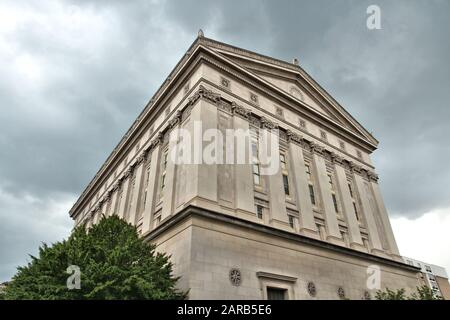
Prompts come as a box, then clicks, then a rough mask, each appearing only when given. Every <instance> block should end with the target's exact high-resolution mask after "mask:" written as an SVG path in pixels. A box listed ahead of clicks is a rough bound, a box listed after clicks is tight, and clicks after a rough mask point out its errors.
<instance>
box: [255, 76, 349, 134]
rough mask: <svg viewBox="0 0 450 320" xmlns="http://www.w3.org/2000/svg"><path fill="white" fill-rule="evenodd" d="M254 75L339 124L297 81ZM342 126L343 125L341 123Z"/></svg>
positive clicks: (337, 119)
mask: <svg viewBox="0 0 450 320" xmlns="http://www.w3.org/2000/svg"><path fill="white" fill-rule="evenodd" d="M253 72H254V73H255V74H257V75H258V76H260V77H261V78H263V79H264V80H266V81H268V82H270V83H271V84H273V85H274V86H276V87H277V88H279V89H281V90H283V91H284V92H286V93H287V94H289V95H290V96H292V97H293V98H295V99H297V100H299V101H301V102H303V103H305V104H306V105H308V106H309V107H311V108H313V109H314V110H316V111H317V112H320V113H321V114H322V115H324V116H326V117H329V118H331V119H333V120H335V121H338V122H340V120H339V118H337V117H336V116H335V115H333V114H332V113H331V112H330V111H328V110H327V109H326V108H324V107H323V106H321V105H320V104H319V103H317V101H316V99H315V98H314V97H313V96H312V95H310V94H309V93H308V92H306V90H305V89H304V88H303V87H301V86H300V85H299V84H298V83H297V81H294V80H292V79H288V78H281V77H278V76H275V75H267V74H264V73H261V72H257V71H253ZM341 124H342V125H343V123H341Z"/></svg>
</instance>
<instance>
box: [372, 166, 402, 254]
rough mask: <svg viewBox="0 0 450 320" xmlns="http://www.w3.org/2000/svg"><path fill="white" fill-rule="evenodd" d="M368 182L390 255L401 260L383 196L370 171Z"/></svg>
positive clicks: (376, 178)
mask: <svg viewBox="0 0 450 320" xmlns="http://www.w3.org/2000/svg"><path fill="white" fill-rule="evenodd" d="M369 179H370V184H371V187H372V190H373V193H374V197H375V202H376V205H377V207H378V210H379V213H380V216H381V220H382V222H383V225H384V230H385V232H386V237H387V242H388V245H389V251H390V253H391V255H393V257H394V258H395V259H397V260H399V259H400V260H401V256H400V253H399V250H398V246H397V242H396V241H395V237H394V232H393V231H392V226H391V222H390V220H389V215H388V213H387V210H386V207H385V205H384V201H383V197H382V196H381V191H380V187H379V186H378V177H377V176H376V175H375V174H374V173H371V174H369Z"/></svg>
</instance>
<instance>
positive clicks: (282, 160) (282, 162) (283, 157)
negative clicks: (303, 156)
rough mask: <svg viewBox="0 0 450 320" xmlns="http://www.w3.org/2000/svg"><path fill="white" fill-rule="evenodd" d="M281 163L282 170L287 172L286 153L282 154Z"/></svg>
mask: <svg viewBox="0 0 450 320" xmlns="http://www.w3.org/2000/svg"><path fill="white" fill-rule="evenodd" d="M280 163H281V169H283V170H286V156H285V155H284V153H280Z"/></svg>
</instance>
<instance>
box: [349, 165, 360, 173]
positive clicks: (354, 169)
mask: <svg viewBox="0 0 450 320" xmlns="http://www.w3.org/2000/svg"><path fill="white" fill-rule="evenodd" d="M349 166H350V171H351V172H355V173H359V174H360V173H361V171H362V167H361V166H359V165H357V164H356V163H354V162H350V163H349Z"/></svg>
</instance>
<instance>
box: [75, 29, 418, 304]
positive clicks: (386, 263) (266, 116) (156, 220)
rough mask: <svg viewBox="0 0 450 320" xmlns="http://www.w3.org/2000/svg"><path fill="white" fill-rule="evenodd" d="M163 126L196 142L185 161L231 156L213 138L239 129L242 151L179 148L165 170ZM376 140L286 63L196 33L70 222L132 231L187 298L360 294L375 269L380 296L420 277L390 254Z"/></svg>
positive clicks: (167, 146) (167, 133)
mask: <svg viewBox="0 0 450 320" xmlns="http://www.w3.org/2000/svg"><path fill="white" fill-rule="evenodd" d="M197 124H201V127H200V129H199V130H197ZM175 129H184V130H185V131H187V132H188V133H189V134H190V137H192V138H193V139H195V140H188V141H192V143H191V144H190V145H189V146H190V147H192V146H193V148H194V150H193V151H194V152H195V149H196V148H197V149H201V148H203V149H204V151H206V152H210V151H211V150H208V148H210V147H211V144H210V143H207V141H206V140H208V141H210V140H209V138H208V139H206V138H205V137H206V136H207V135H208V134H210V133H214V134H215V135H216V136H213V137H210V138H213V139H214V141H216V142H215V146H216V147H217V150H214V154H218V153H220V154H225V153H227V152H228V151H229V150H231V148H229V146H228V144H219V142H217V141H219V140H220V139H219V138H220V136H222V137H224V136H226V134H227V132H229V131H231V132H233V134H236V133H238V132H248V136H246V137H244V138H243V139H238V138H236V139H234V137H233V136H232V138H231V139H232V140H231V142H232V143H233V141H238V142H241V143H244V144H246V145H247V146H249V147H248V148H243V149H244V159H248V160H247V162H245V163H232V164H229V163H228V162H227V163H224V162H206V161H201V160H202V159H198V158H196V157H194V159H192V158H191V157H190V155H191V154H190V153H188V152H186V153H184V152H183V155H185V154H186V155H188V156H189V158H190V159H189V160H192V162H191V163H184V164H179V163H175V161H173V160H172V159H171V158H172V157H171V155H172V152H173V151H174V150H175V151H176V150H177V147H178V146H177V143H179V141H180V140H182V141H183V142H186V141H187V140H185V137H183V139H180V136H178V134H179V132H180V131H179V130H175ZM202 130H203V131H202ZM268 130H271V131H276V132H278V133H277V138H278V139H279V146H277V149H276V150H274V152H273V153H270V157H271V158H272V159H271V161H272V160H273V161H275V160H277V162H278V160H279V164H278V166H277V169H276V170H275V171H274V172H273V173H271V174H264V173H263V170H264V169H266V168H265V166H266V165H267V160H268V158H269V155H268V154H261V152H260V150H261V149H260V148H259V147H260V140H264V134H265V132H266V131H268ZM197 133H198V135H199V136H200V141H198V140H197V138H196V135H197ZM219 133H220V135H219ZM173 136H174V139H171V138H170V137H173ZM202 137H203V138H204V139H205V140H203V141H202ZM93 138H95V137H93ZM275 140H276V139H275ZM377 145H378V141H377V140H376V139H375V138H374V137H373V136H372V134H370V133H369V132H368V131H367V130H366V129H365V128H363V127H362V126H361V124H359V123H358V122H357V121H356V120H355V119H354V118H353V117H352V116H351V115H350V114H349V113H348V112H347V111H346V110H345V109H344V108H343V107H342V106H341V105H340V104H339V103H338V102H336V100H334V99H333V97H331V96H330V95H329V94H328V93H327V92H326V91H325V90H324V89H323V88H322V87H321V86H320V85H319V84H318V83H317V82H315V81H314V79H312V77H311V76H309V75H308V74H307V73H306V72H305V71H304V70H303V69H302V68H301V67H300V65H299V62H298V60H294V63H291V62H286V61H281V60H278V59H274V58H271V57H267V56H264V55H261V54H258V53H255V52H251V51H248V50H245V49H240V48H237V47H234V46H231V45H228V44H225V43H222V42H218V41H215V40H212V39H208V38H205V37H204V36H203V33H199V37H198V38H197V39H196V40H195V42H194V43H193V44H192V45H191V47H190V48H189V49H188V51H187V52H186V54H185V55H184V56H183V57H182V59H181V60H180V61H179V63H178V64H177V65H176V67H175V69H174V70H173V71H172V72H171V73H170V75H169V77H168V78H167V79H166V80H165V81H164V82H163V84H162V85H161V87H160V88H159V89H158V91H157V92H156V93H155V95H154V96H153V98H152V99H151V100H150V102H149V103H148V105H147V106H146V107H145V109H144V110H143V111H142V113H141V114H140V115H139V117H138V118H137V119H136V121H135V122H134V123H133V125H132V127H131V128H130V129H129V131H128V132H127V133H126V134H125V136H124V137H123V138H122V140H121V141H120V142H119V144H118V145H117V147H116V148H115V149H114V151H113V152H112V154H111V155H110V156H109V157H108V159H107V160H106V162H105V163H104V164H103V166H102V167H101V168H100V170H99V171H98V173H97V174H96V175H95V177H94V178H93V180H92V181H91V183H90V184H89V185H88V186H87V188H86V190H85V191H84V192H83V193H82V194H81V196H80V198H79V199H78V201H77V202H76V203H75V204H74V206H73V207H72V209H71V210H70V216H71V217H72V218H73V219H74V221H75V225H80V224H86V225H87V226H88V227H89V226H92V225H93V224H95V223H97V222H98V221H99V219H100V217H101V216H103V215H104V216H110V215H118V216H120V217H122V218H123V219H125V220H127V221H129V222H130V223H132V224H134V225H136V226H137V229H138V231H139V232H140V234H141V235H142V237H143V238H144V239H146V240H147V241H150V242H152V243H155V244H156V245H157V249H158V250H161V251H164V252H167V253H168V254H170V255H171V257H172V262H173V263H174V273H175V275H177V276H180V277H181V278H180V281H179V283H178V285H179V287H180V288H181V289H185V290H186V289H189V298H190V299H344V298H349V299H369V298H370V297H371V296H373V295H374V290H375V288H372V287H370V288H368V285H367V280H368V274H369V272H368V270H369V271H370V268H372V267H373V266H374V265H375V266H376V267H377V268H378V270H379V271H380V272H381V274H380V275H381V276H380V279H381V280H380V287H381V288H385V287H389V288H392V289H396V288H405V290H406V291H407V293H410V292H411V291H413V290H415V288H416V286H417V285H418V272H419V269H418V268H416V267H414V266H411V265H408V264H405V263H404V261H403V259H402V257H401V256H400V254H399V251H398V248H397V243H396V241H395V237H394V233H393V231H392V228H391V224H390V222H389V216H388V213H387V211H386V208H385V205H384V202H383V197H382V195H381V191H380V186H379V184H378V176H377V174H376V173H375V168H374V166H373V164H372V161H371V154H372V152H373V151H375V150H376V148H377ZM236 149H238V148H236ZM239 150H241V149H239ZM183 151H184V149H183ZM188 151H189V150H188ZM247 152H248V153H247ZM210 154H211V153H208V155H210ZM227 155H228V153H227ZM201 156H202V154H200V157H201ZM227 159H228V158H227Z"/></svg>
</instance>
